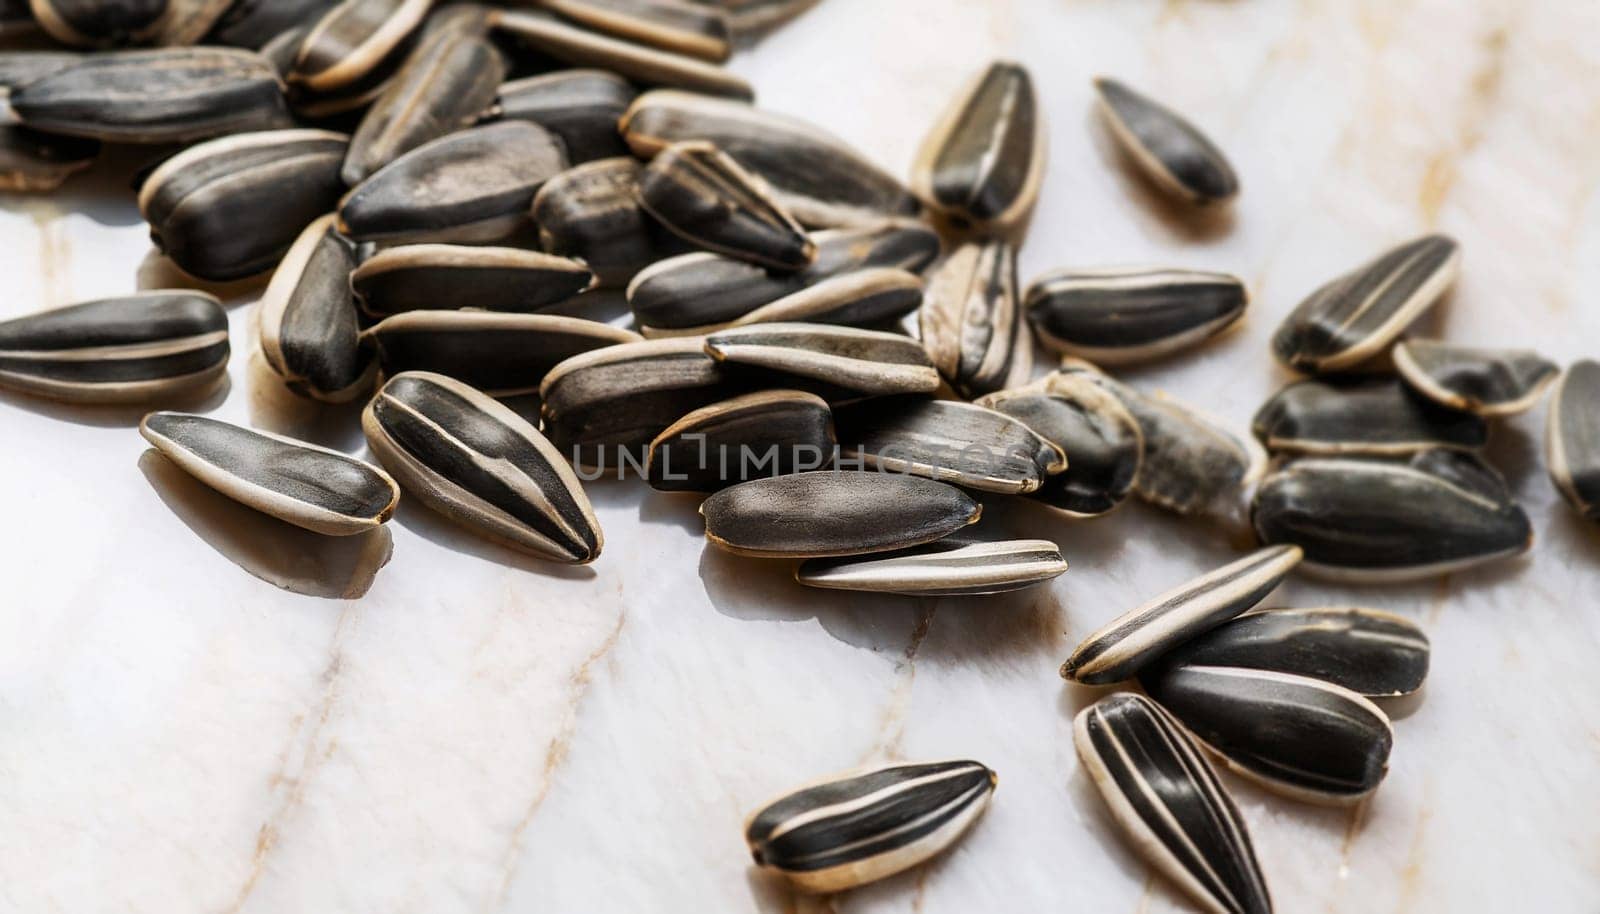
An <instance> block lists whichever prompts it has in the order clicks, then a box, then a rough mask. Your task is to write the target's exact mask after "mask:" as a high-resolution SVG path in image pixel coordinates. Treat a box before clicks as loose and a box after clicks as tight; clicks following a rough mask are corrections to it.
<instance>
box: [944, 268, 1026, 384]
mask: <svg viewBox="0 0 1600 914" xmlns="http://www.w3.org/2000/svg"><path fill="white" fill-rule="evenodd" d="M918 317H919V326H920V330H921V335H922V345H923V346H924V347H925V348H926V349H927V350H928V357H929V358H931V359H932V360H933V365H934V367H935V368H937V369H939V374H941V375H943V376H944V378H945V380H947V381H949V382H950V386H951V387H953V388H955V390H956V392H958V393H960V394H961V395H962V396H963V397H967V398H969V399H970V398H974V397H980V396H983V395H984V394H988V393H993V392H995V391H997V390H1001V389H1003V388H1006V387H1009V386H1012V385H1013V384H1021V383H1024V382H1026V381H1027V380H1028V376H1029V375H1031V374H1032V373H1033V338H1032V336H1031V334H1029V333H1028V324H1027V321H1025V320H1023V318H1022V314H1021V311H1020V306H1019V303H1018V299H1017V251H1016V248H1014V247H1012V246H1011V245H1010V244H1008V243H1006V242H1004V241H990V242H987V243H984V244H966V245H962V246H961V247H959V248H957V249H956V250H955V252H954V253H952V254H951V255H950V256H949V257H948V258H946V260H945V262H944V263H942V264H940V265H939V266H938V267H937V268H936V269H935V270H934V271H933V275H932V276H931V277H929V279H928V290H927V295H926V299H925V300H924V302H923V304H922V310H921V311H920V312H919V313H918Z"/></svg>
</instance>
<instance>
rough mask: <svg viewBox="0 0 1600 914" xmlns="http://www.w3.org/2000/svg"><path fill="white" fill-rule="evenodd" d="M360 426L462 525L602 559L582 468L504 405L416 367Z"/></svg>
mask: <svg viewBox="0 0 1600 914" xmlns="http://www.w3.org/2000/svg"><path fill="white" fill-rule="evenodd" d="M361 427H362V428H363V429H364V430H365V431H366V434H367V443H368V444H369V445H371V446H372V452H373V453H374V454H376V455H377V456H378V459H379V460H380V461H381V462H382V463H383V465H384V466H386V467H388V468H389V469H390V470H392V471H393V472H394V474H395V476H396V477H397V478H398V479H399V480H400V483H401V485H403V486H405V488H406V491H408V492H410V493H411V494H412V495H414V496H416V497H417V498H418V499H420V500H421V501H422V503H423V504H426V505H427V506H428V507H430V508H432V509H433V510H435V511H437V512H439V513H440V514H443V515H444V516H445V517H448V518H450V519H451V520H453V521H455V522H456V523H458V524H460V525H462V526H463V527H466V528H468V529H470V530H473V531H474V532H476V533H479V534H480V535H482V536H485V537H487V538H489V539H492V540H495V541H496V542H499V543H503V544H505V545H507V546H510V547H512V548H513V549H518V550H521V551H523V552H527V553H530V554H532V555H536V556H539V557H541V558H546V559H550V560H552V561H557V562H566V563H569V564H575V565H583V564H588V563H589V562H592V561H594V560H595V559H596V558H599V556H600V550H601V547H602V546H603V545H604V538H603V537H602V535H601V533H600V524H599V522H598V521H597V520H595V516H594V509H593V508H591V507H590V505H589V497H588V496H587V495H586V494H584V491H583V486H582V484H581V483H579V481H578V477H577V476H576V474H574V473H573V472H572V468H571V467H570V466H568V465H567V462H566V461H565V460H563V459H562V457H561V453H560V452H559V451H557V450H556V448H555V446H554V445H552V444H551V443H550V442H549V441H547V440H545V437H544V436H543V435H541V434H539V431H538V430H537V429H535V428H534V427H533V426H532V425H529V424H528V423H527V422H526V421H525V420H524V419H522V417H520V416H518V415H517V414H516V413H514V412H512V411H511V409H510V408H509V407H506V406H504V405H503V404H501V403H499V402H497V401H495V400H492V399H490V398H489V397H488V396H485V395H484V394H482V393H480V392H478V391H476V390H474V389H472V388H471V387H468V386H467V385H466V384H463V383H461V382H460V381H457V380H454V379H452V378H446V377H444V376H442V375H436V374H430V373H428V372H422V371H413V372H406V373H405V374H401V375H396V376H395V377H393V378H391V379H390V380H389V383H387V384H385V385H384V386H383V389H382V390H380V391H379V392H378V395H377V396H376V397H374V398H373V400H372V402H371V403H369V404H368V405H367V408H366V411H365V412H363V413H362V415H361Z"/></svg>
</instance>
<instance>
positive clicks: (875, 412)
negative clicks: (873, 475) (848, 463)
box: [834, 397, 1067, 495]
mask: <svg viewBox="0 0 1600 914" xmlns="http://www.w3.org/2000/svg"><path fill="white" fill-rule="evenodd" d="M834 421H835V423H836V425H837V427H838V430H839V442H840V443H839V449H840V453H841V454H842V455H843V456H844V457H846V458H850V459H853V460H859V461H861V463H862V464H863V465H864V466H866V467H868V468H870V469H873V470H878V471H880V472H889V473H910V474H912V475H914V476H926V477H927V478H929V479H937V480H939V481H941V482H948V483H952V484H954V485H958V486H963V487H965V488H969V489H976V490H978V491H981V492H999V493H1002V494H1006V495H1017V494H1024V493H1028V492H1034V491H1038V489H1039V487H1040V486H1041V485H1043V484H1044V481H1045V479H1046V477H1048V476H1050V475H1052V474H1055V473H1060V472H1063V471H1065V470H1066V468H1067V456H1066V454H1065V453H1064V452H1062V450H1061V448H1059V447H1057V446H1055V445H1054V444H1051V443H1050V442H1048V441H1046V440H1045V439H1043V438H1041V437H1040V436H1039V434H1038V433H1037V432H1035V431H1034V430H1033V429H1031V428H1029V427H1028V426H1026V425H1024V424H1022V423H1021V422H1018V421H1017V420H1016V419H1013V418H1011V417H1010V416H1008V415H1006V414H1005V413H1001V412H996V411H995V410H992V409H985V408H984V407H982V406H974V405H973V404H971V403H961V402H957V401H954V400H929V399H925V398H922V397H886V398H877V399H872V400H865V401H862V402H859V403H851V404H849V405H846V406H840V407H839V408H837V409H836V410H835V411H834Z"/></svg>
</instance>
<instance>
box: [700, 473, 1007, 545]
mask: <svg viewBox="0 0 1600 914" xmlns="http://www.w3.org/2000/svg"><path fill="white" fill-rule="evenodd" d="M982 513H983V508H982V506H980V505H979V504H978V503H977V502H975V501H973V500H972V497H971V496H969V495H967V493H965V492H963V491H961V490H960V489H958V488H956V487H955V486H950V485H946V484H944V483H942V482H934V481H933V480H931V479H924V478H922V477H920V476H904V475H899V474H893V473H872V472H838V471H833V470H818V471H815V472H810V473H795V474H792V475H789V476H770V477H765V478H762V479H753V480H751V481H749V482H744V483H740V484H739V485H736V486H732V487H730V488H727V489H723V490H722V491H720V492H718V493H717V494H715V495H713V496H711V497H710V498H708V499H706V500H705V501H704V502H703V503H701V505H700V514H701V516H702V517H704V518H705V521H706V539H708V540H710V541H711V542H712V543H714V544H715V545H717V546H720V547H722V548H723V549H726V550H728V551H729V552H733V553H735V554H738V555H748V556H755V557H757V558H827V557H832V556H845V555H866V554H868V553H873V552H888V551H891V550H895V549H907V548H910V547H912V546H920V545H922V544H923V543H931V542H933V541H934V540H939V539H943V538H945V537H946V536H949V535H950V534H952V533H955V532H956V531H957V530H960V529H961V528H963V527H966V526H968V525H969V524H975V523H977V522H978V517H979V515H981V514H982ZM773 518H782V519H783V522H782V523H777V524H775V523H773V522H772V521H773Z"/></svg>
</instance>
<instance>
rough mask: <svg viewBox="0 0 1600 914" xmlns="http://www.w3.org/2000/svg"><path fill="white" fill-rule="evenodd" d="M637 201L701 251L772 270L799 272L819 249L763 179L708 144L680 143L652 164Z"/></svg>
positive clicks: (648, 167) (647, 169) (645, 170)
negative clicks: (777, 199) (754, 175)
mask: <svg viewBox="0 0 1600 914" xmlns="http://www.w3.org/2000/svg"><path fill="white" fill-rule="evenodd" d="M639 202H640V204H642V205H643V206H644V208H645V210H646V211H647V212H649V213H650V215H652V216H654V217H656V219H657V220H658V221H659V222H660V223H661V224H662V225H664V226H666V227H667V228H668V229H669V230H671V231H672V232H673V233H675V234H677V235H678V236H679V237H681V238H683V239H684V240H686V241H688V242H689V243H691V244H692V245H694V246H695V247H697V248H703V249H705V250H709V251H714V252H716V253H719V254H725V255H727V256H729V257H733V258H735V259H737V260H745V261H749V262H750V263H754V264H759V265H762V266H766V267H768V268H771V269H774V270H800V269H804V268H805V267H807V266H810V265H811V263H812V262H813V261H815V260H816V259H817V246H816V244H815V243H814V242H812V240H811V239H810V238H809V237H808V236H807V235H806V232H805V229H803V228H801V227H800V225H799V223H797V222H795V220H794V217H793V216H791V215H789V213H788V211H786V210H784V209H783V207H781V206H779V205H778V204H776V203H774V202H773V201H772V199H771V197H769V196H768V195H767V192H766V190H765V188H764V187H763V186H762V185H761V183H760V182H759V180H758V179H757V178H755V177H753V176H751V175H750V173H749V172H746V171H745V170H744V169H743V168H740V167H739V164H738V163H737V162H735V161H734V160H733V159H732V158H730V157H728V156H727V155H724V154H723V153H721V152H719V151H718V150H717V148H716V147H715V146H713V145H711V144H710V143H707V142H704V141H691V142H686V143H678V144H676V145H674V146H671V147H668V148H667V149H666V150H665V151H663V152H662V153H661V154H660V155H658V156H656V157H655V158H654V159H652V160H651V162H650V164H649V165H648V166H647V167H646V168H645V169H644V172H643V174H642V175H641V177H640V179H639Z"/></svg>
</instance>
